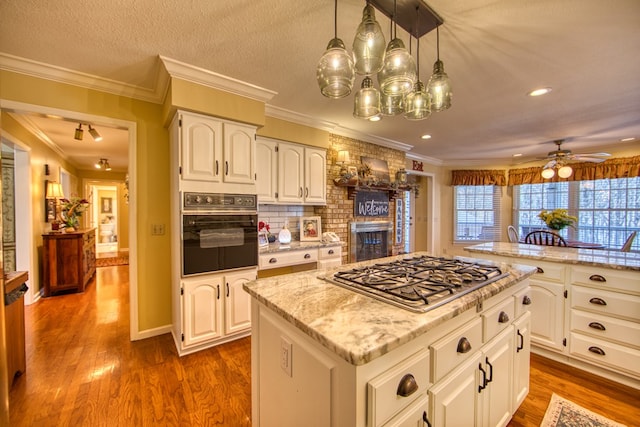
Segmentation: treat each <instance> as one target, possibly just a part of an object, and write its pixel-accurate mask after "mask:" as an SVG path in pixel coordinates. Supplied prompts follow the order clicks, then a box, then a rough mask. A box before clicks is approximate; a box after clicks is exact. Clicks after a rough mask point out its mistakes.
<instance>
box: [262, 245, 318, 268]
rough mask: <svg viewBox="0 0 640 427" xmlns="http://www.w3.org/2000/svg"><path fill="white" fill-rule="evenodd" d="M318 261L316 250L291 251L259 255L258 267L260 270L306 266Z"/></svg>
mask: <svg viewBox="0 0 640 427" xmlns="http://www.w3.org/2000/svg"><path fill="white" fill-rule="evenodd" d="M317 260H318V250H317V249H312V250H308V251H291V252H283V253H277V254H263V255H260V257H259V260H258V265H259V268H260V270H266V269H268V268H278V267H286V266H288V265H297V264H306V263H308V262H316V261H317Z"/></svg>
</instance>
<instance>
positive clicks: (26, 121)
mask: <svg viewBox="0 0 640 427" xmlns="http://www.w3.org/2000/svg"><path fill="white" fill-rule="evenodd" d="M7 114H9V116H10V117H12V118H13V119H14V120H15V121H16V122H18V123H19V124H20V125H21V126H22V127H24V128H25V129H26V130H27V131H28V132H29V133H31V134H32V135H34V136H35V137H36V138H38V139H39V140H40V141H42V143H43V144H45V145H46V146H47V147H49V148H51V149H52V150H53V151H54V152H55V153H56V154H58V155H59V156H60V157H62V158H63V159H66V160H68V158H67V156H66V154H64V151H63V150H62V149H61V148H60V146H58V144H56V143H55V142H53V141H52V140H51V138H49V137H48V136H47V135H46V134H45V133H44V132H42V131H41V130H40V128H39V127H38V126H36V124H35V123H34V122H33V120H31V119H30V118H29V116H27V115H24V114H15V113H13V112H7Z"/></svg>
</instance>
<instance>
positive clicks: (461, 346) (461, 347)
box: [456, 337, 471, 354]
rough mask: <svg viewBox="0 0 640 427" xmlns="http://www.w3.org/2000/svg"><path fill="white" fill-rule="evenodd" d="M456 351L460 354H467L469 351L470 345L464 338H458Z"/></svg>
mask: <svg viewBox="0 0 640 427" xmlns="http://www.w3.org/2000/svg"><path fill="white" fill-rule="evenodd" d="M456 351H457V352H458V353H462V354H464V353H469V351H471V343H470V342H469V340H468V339H467V338H466V337H462V338H460V341H458V348H457V349H456Z"/></svg>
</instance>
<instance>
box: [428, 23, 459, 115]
mask: <svg viewBox="0 0 640 427" xmlns="http://www.w3.org/2000/svg"><path fill="white" fill-rule="evenodd" d="M436 54H437V59H436V62H435V64H433V74H432V75H431V78H430V79H429V83H427V91H428V92H429V94H430V95H431V111H433V112H439V111H444V110H446V109H447V108H449V107H451V98H452V96H453V94H452V93H451V82H450V81H449V76H447V73H445V72H444V64H443V63H442V61H440V26H437V27H436Z"/></svg>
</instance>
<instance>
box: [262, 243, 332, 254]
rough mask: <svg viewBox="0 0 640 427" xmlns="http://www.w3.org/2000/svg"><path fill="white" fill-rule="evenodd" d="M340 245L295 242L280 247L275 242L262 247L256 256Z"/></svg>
mask: <svg viewBox="0 0 640 427" xmlns="http://www.w3.org/2000/svg"><path fill="white" fill-rule="evenodd" d="M340 245H342V242H332V243H323V242H322V241H320V240H318V241H314V242H300V241H297V240H296V241H292V242H291V243H289V244H287V245H282V244H280V243H279V242H278V241H276V242H274V243H269V246H262V247H261V248H260V250H259V251H258V254H259V255H263V254H271V253H278V252H287V251H304V250H308V249H318V248H326V247H329V246H340Z"/></svg>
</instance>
